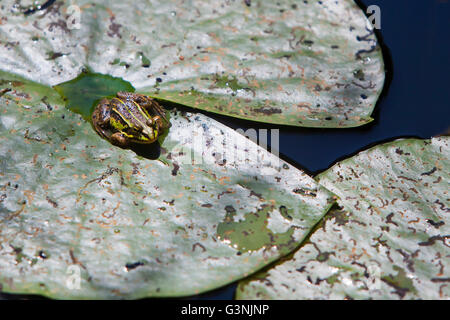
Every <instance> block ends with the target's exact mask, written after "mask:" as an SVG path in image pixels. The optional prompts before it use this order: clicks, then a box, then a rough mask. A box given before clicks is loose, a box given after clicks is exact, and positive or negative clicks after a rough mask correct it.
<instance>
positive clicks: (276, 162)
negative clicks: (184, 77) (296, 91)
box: [0, 73, 333, 299]
mask: <svg viewBox="0 0 450 320" xmlns="http://www.w3.org/2000/svg"><path fill="white" fill-rule="evenodd" d="M0 78H1V79H2V80H0V83H1V86H0V95H1V97H0V290H2V291H3V292H10V293H27V294H41V295H45V296H49V297H54V298H67V299H72V298H108V299H110V298H141V297H148V296H158V297H167V296H185V295H192V294H197V293H200V292H203V291H206V290H210V289H214V288H217V287H220V286H222V285H225V284H228V283H230V282H232V281H235V280H237V279H240V278H243V277H245V276H247V275H249V274H250V273H253V272H255V271H257V270H258V269H260V268H262V267H263V266H265V265H267V264H268V263H271V262H272V261H274V260H276V259H277V258H279V257H280V256H282V255H285V254H287V253H288V252H289V251H292V250H293V249H295V247H296V246H297V245H298V243H300V242H301V240H302V239H303V238H304V237H305V236H306V235H307V234H308V233H309V230H310V229H311V228H312V227H313V226H314V225H315V224H316V223H317V222H318V221H319V220H320V219H321V218H322V216H323V215H324V214H325V213H326V211H327V210H328V208H329V207H330V205H331V203H332V201H333V200H332V197H331V193H329V192H328V191H326V190H325V189H324V188H322V187H320V186H319V185H318V184H317V182H315V180H313V179H312V178H311V177H309V176H308V175H306V174H305V173H303V172H301V171H300V170H297V169H296V168H294V167H292V166H291V165H289V164H287V163H285V162H284V161H282V160H280V159H278V158H277V157H275V156H274V155H273V154H271V153H269V152H268V151H266V150H265V149H262V148H261V147H259V146H257V145H256V144H255V143H253V142H251V141H250V140H249V139H247V138H245V137H244V136H243V135H241V134H239V133H237V132H236V131H234V130H232V129H230V128H228V127H226V126H224V125H222V124H220V123H218V122H216V121H214V120H212V119H210V118H208V117H207V116H204V115H202V114H192V113H183V112H179V111H177V110H172V111H171V119H170V121H171V124H172V127H171V129H170V130H169V132H168V135H167V136H166V138H165V140H164V142H163V143H162V145H161V149H160V151H161V155H160V157H159V158H158V159H157V160H149V159H147V158H144V157H141V156H138V155H137V154H135V153H134V152H133V151H131V150H123V149H120V148H117V147H114V146H112V145H111V144H110V143H108V142H107V141H105V140H104V139H102V138H101V137H100V136H98V135H97V134H96V133H95V131H94V130H93V129H92V127H91V125H90V123H89V122H86V121H85V120H83V118H82V117H81V116H80V115H77V114H75V113H73V112H71V111H70V110H68V109H66V108H65V107H64V101H63V100H62V99H61V98H60V96H59V95H58V93H56V91H54V90H53V89H51V88H48V87H45V86H43V85H40V84H36V83H33V82H30V81H28V80H24V79H20V78H18V77H17V76H14V75H11V74H6V73H2V74H1V77H0ZM300 191H301V192H300ZM286 217H287V218H286ZM248 239H250V240H251V241H249V240H248ZM249 243H250V245H249Z"/></svg>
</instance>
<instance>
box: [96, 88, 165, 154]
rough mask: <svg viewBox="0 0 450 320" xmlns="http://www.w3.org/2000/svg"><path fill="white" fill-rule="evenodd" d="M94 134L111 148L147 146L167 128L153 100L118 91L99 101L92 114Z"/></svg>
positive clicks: (162, 112) (159, 108)
mask: <svg viewBox="0 0 450 320" xmlns="http://www.w3.org/2000/svg"><path fill="white" fill-rule="evenodd" d="M92 125H93V127H94V129H95V130H96V131H97V133H98V134H99V135H100V136H102V137H103V138H105V139H106V140H108V141H109V142H111V143H112V144H113V145H115V146H119V147H121V148H128V147H130V146H131V145H132V144H133V143H137V144H151V143H154V142H155V141H157V139H158V137H160V136H161V135H162V134H163V133H164V132H165V131H166V130H167V129H168V128H169V127H170V122H169V121H168V120H167V117H166V111H165V110H164V108H163V107H162V106H161V105H160V104H159V103H158V102H157V101H156V100H154V99H152V98H150V97H148V96H146V95H143V94H139V93H133V92H125V91H119V92H117V93H116V96H115V97H112V98H103V99H102V100H100V102H99V103H98V104H97V105H96V107H95V108H94V111H93V112H92Z"/></svg>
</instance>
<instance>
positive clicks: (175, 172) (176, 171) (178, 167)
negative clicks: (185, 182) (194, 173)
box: [172, 162, 180, 176]
mask: <svg viewBox="0 0 450 320" xmlns="http://www.w3.org/2000/svg"><path fill="white" fill-rule="evenodd" d="M178 169H180V166H179V165H178V163H176V162H174V163H173V170H172V175H173V176H176V175H177V173H178Z"/></svg>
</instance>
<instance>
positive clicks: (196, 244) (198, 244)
mask: <svg viewBox="0 0 450 320" xmlns="http://www.w3.org/2000/svg"><path fill="white" fill-rule="evenodd" d="M197 247H199V248H200V249H201V250H202V252H205V251H206V248H205V246H204V245H202V244H201V243H199V242H196V243H194V244H193V245H192V252H195V248H197Z"/></svg>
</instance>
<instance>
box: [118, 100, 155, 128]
mask: <svg viewBox="0 0 450 320" xmlns="http://www.w3.org/2000/svg"><path fill="white" fill-rule="evenodd" d="M113 100H117V101H119V103H116V104H114V107H113V108H112V110H113V111H114V113H115V114H117V115H118V116H119V117H120V118H121V119H122V120H123V121H125V123H126V124H127V125H128V127H129V128H136V127H140V128H145V127H147V124H146V122H147V118H146V116H145V114H144V113H143V111H142V108H141V107H140V106H139V105H138V104H136V103H134V102H133V101H129V100H125V101H123V100H121V99H119V98H113Z"/></svg>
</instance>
